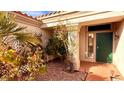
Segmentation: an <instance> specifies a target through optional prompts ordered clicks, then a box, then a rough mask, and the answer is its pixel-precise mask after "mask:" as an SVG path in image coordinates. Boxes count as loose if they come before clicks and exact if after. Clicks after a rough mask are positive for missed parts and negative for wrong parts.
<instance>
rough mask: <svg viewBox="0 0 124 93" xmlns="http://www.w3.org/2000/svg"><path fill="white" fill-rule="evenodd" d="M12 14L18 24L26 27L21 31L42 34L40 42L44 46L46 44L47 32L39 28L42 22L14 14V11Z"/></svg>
mask: <svg viewBox="0 0 124 93" xmlns="http://www.w3.org/2000/svg"><path fill="white" fill-rule="evenodd" d="M14 14H15V15H16V17H15V18H16V20H15V21H16V22H17V23H18V24H19V25H20V26H24V27H26V29H25V30H24V31H23V32H26V33H32V34H36V35H40V34H42V36H41V39H42V42H41V43H42V46H43V47H45V46H46V45H47V42H48V39H49V33H48V31H47V30H44V29H41V25H42V22H40V21H37V20H35V19H31V18H28V17H25V16H23V15H19V14H16V13H14Z"/></svg>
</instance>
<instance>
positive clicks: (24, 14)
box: [13, 11, 38, 21]
mask: <svg viewBox="0 0 124 93" xmlns="http://www.w3.org/2000/svg"><path fill="white" fill-rule="evenodd" d="M13 12H15V13H18V14H20V15H23V16H25V17H28V18H31V19H34V20H36V21H38V20H37V19H36V18H33V17H32V16H28V15H27V14H26V13H22V12H20V11H13Z"/></svg>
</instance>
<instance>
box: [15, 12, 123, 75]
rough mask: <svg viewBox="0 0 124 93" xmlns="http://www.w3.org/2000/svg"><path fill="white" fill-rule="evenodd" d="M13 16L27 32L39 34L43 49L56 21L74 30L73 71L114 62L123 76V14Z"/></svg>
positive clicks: (77, 13) (67, 13) (79, 13)
mask: <svg viewBox="0 0 124 93" xmlns="http://www.w3.org/2000/svg"><path fill="white" fill-rule="evenodd" d="M13 13H15V15H17V20H16V21H17V23H18V24H20V25H25V26H27V27H28V31H32V33H34V32H33V31H36V32H37V33H42V38H43V39H42V40H43V45H44V47H45V46H46V44H47V42H48V39H49V38H50V36H51V29H50V28H51V27H54V26H57V25H58V22H61V23H62V24H63V25H66V26H68V27H73V30H74V31H72V32H71V33H70V36H73V37H71V38H72V39H73V42H74V43H75V47H76V49H75V51H74V53H73V57H72V58H73V64H74V67H75V70H79V68H80V64H81V62H84V61H90V62H99V63H101V62H103V63H113V64H115V65H116V66H117V68H118V69H119V71H120V72H121V74H122V75H124V62H123V60H124V55H123V52H124V12H123V11H122V12H121V11H120V12H116V11H69V12H68V11H57V12H53V13H49V14H46V15H41V16H38V17H36V19H37V20H36V19H33V18H29V17H26V16H24V14H23V15H21V14H19V13H17V12H13ZM38 20H40V21H38Z"/></svg>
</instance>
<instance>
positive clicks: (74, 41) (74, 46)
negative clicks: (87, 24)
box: [68, 24, 80, 70]
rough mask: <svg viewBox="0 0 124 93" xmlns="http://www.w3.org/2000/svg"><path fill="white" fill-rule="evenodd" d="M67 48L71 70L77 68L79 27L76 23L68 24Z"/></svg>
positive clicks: (78, 62)
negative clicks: (71, 65) (71, 64)
mask: <svg viewBox="0 0 124 93" xmlns="http://www.w3.org/2000/svg"><path fill="white" fill-rule="evenodd" d="M68 43H69V44H68V49H69V53H70V54H69V55H70V61H71V62H72V63H73V70H79V68H80V60H79V28H78V24H77V25H70V26H68Z"/></svg>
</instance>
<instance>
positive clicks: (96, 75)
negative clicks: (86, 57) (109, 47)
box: [80, 62, 124, 81]
mask: <svg viewBox="0 0 124 93" xmlns="http://www.w3.org/2000/svg"><path fill="white" fill-rule="evenodd" d="M80 71H82V72H90V73H89V74H88V76H87V78H86V80H87V81H110V80H111V79H110V77H111V76H116V75H119V76H118V77H117V79H119V80H124V78H123V76H122V75H121V74H120V72H119V71H118V69H117V68H116V66H115V65H113V64H109V63H98V62H97V63H96V62H81V68H80Z"/></svg>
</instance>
